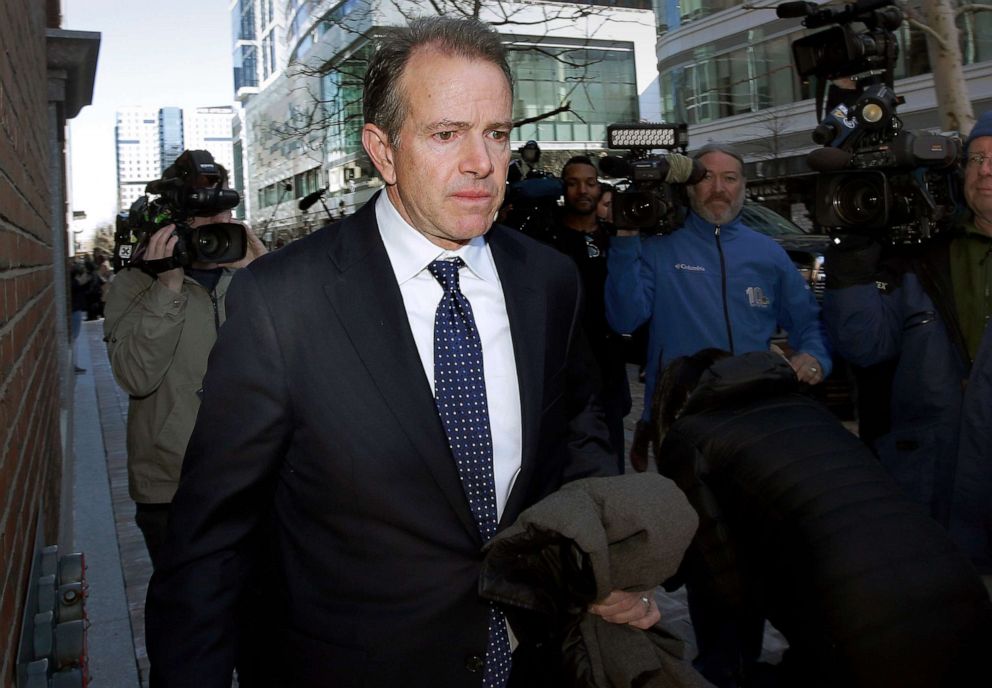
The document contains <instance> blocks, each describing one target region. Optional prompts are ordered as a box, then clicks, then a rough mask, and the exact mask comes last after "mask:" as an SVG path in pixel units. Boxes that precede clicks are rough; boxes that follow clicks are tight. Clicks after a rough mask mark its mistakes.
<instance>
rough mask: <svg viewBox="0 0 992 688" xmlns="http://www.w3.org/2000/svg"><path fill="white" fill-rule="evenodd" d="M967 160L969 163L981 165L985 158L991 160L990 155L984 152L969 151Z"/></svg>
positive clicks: (983, 163) (976, 165)
mask: <svg viewBox="0 0 992 688" xmlns="http://www.w3.org/2000/svg"><path fill="white" fill-rule="evenodd" d="M967 160H968V164H969V165H974V166H975V167H982V166H984V165H985V161H986V160H992V155H986V154H985V153H969V154H968V157H967Z"/></svg>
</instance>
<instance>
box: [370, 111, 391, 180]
mask: <svg viewBox="0 0 992 688" xmlns="http://www.w3.org/2000/svg"><path fill="white" fill-rule="evenodd" d="M362 146H364V147H365V152H366V153H368V154H369V158H371V160H372V164H373V165H375V168H376V169H377V170H379V174H380V175H381V176H382V179H383V181H384V182H386V184H389V185H392V184H395V183H396V166H395V164H394V162H393V147H392V146H391V145H389V137H388V136H386V132H384V131H383V130H382V129H380V128H379V127H377V126H376V125H374V124H369V123H367V124H366V125H365V126H364V127H362Z"/></svg>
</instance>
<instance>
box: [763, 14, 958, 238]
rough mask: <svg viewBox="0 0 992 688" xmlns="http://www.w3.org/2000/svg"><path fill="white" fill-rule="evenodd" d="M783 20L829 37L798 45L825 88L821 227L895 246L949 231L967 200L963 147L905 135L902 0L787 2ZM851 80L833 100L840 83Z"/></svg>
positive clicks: (815, 159)
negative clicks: (899, 62)
mask: <svg viewBox="0 0 992 688" xmlns="http://www.w3.org/2000/svg"><path fill="white" fill-rule="evenodd" d="M776 13H777V14H778V16H779V17H803V18H804V19H803V25H804V26H806V27H807V28H810V29H816V28H821V27H825V26H829V27H830V28H827V29H825V30H823V31H819V32H817V33H814V34H811V35H809V36H805V37H803V38H800V39H798V40H796V41H794V42H793V43H792V54H793V58H794V63H795V65H796V71H797V72H798V74H799V76H800V77H802V78H803V79H810V78H812V79H814V82H818V84H817V85H818V86H819V88H818V89H816V91H815V92H816V115H817V118H818V119H820V118H821V116H822V119H820V123H819V125H818V126H817V127H816V129H815V130H814V132H813V135H812V138H813V141H814V143H818V144H820V145H821V146H823V147H822V148H819V149H817V150H814V151H813V152H812V153H810V154H809V156H808V158H807V161H808V163H809V166H810V168H811V169H813V170H814V171H816V172H819V173H820V174H819V176H818V177H817V183H816V209H815V216H814V217H815V221H816V223H817V224H818V225H819V226H821V227H822V228H824V229H825V230H826V231H828V232H830V233H831V234H850V233H857V234H869V235H873V236H875V237H877V238H879V239H886V240H888V241H889V242H890V243H892V244H912V243H919V242H921V241H923V240H925V239H928V238H930V237H931V236H933V235H934V234H937V233H939V232H941V231H944V230H945V229H947V228H949V227H950V226H951V225H952V224H953V221H954V218H955V217H956V214H957V209H958V207H959V199H960V192H959V189H960V169H959V163H960V158H961V143H960V141H959V140H958V139H956V138H951V137H946V136H940V135H936V134H929V133H913V132H911V131H906V130H904V128H903V124H902V121H901V120H900V119H899V117H898V116H897V115H896V108H897V107H898V106H899V105H901V104H903V102H904V99H903V98H902V97H901V96H897V95H896V93H895V91H894V90H893V72H894V69H895V64H896V59H897V57H898V53H899V45H898V43H897V41H896V36H895V30H896V29H898V28H899V26H900V25H901V24H902V21H903V14H902V10H900V9H899V8H898V7H897V6H895V3H894V0H858V1H857V2H854V3H851V4H848V5H844V6H843V8H823V7H821V6H819V5H817V4H816V3H813V2H786V3H782V4H781V5H779V6H778V7H777V8H776ZM835 80H845V81H849V85H850V86H851V87H852V88H850V89H848V90H847V91H846V93H847V95H846V97H845V96H838V94H841V93H844V92H845V91H842V90H836V91H835V94H834V95H835V98H834V100H835V101H836V102H832V103H831V102H827V103H826V108H825V109H826V114H825V116H823V111H824V95H825V93H826V90H827V84H828V83H829V82H830V81H835Z"/></svg>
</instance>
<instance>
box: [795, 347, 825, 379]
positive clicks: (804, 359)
mask: <svg viewBox="0 0 992 688" xmlns="http://www.w3.org/2000/svg"><path fill="white" fill-rule="evenodd" d="M789 365H791V366H792V369H793V370H794V371H796V377H797V378H799V381H800V382H805V383H806V384H808V385H816V384H819V383H821V382H823V366H821V365H820V362H819V361H817V360H816V358H814V357H813V356H810V355H809V354H804V353H802V352H800V353H798V354H795V355H793V356H792V358H790V359H789Z"/></svg>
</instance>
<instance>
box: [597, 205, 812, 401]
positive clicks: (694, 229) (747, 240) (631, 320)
mask: <svg viewBox="0 0 992 688" xmlns="http://www.w3.org/2000/svg"><path fill="white" fill-rule="evenodd" d="M607 265H608V276H607V279H606V318H607V320H608V321H609V324H610V327H612V328H613V329H614V330H615V331H616V332H619V333H629V332H633V331H634V330H635V329H637V328H638V327H639V326H640V325H642V324H643V323H645V322H647V321H649V320H650V321H651V324H650V328H649V329H650V331H649V338H648V359H647V375H646V384H645V389H644V415H643V418H644V419H645V420H647V419H648V418H649V417H650V415H651V399H652V396H653V394H654V383H655V378H656V377H657V374H658V370H660V369H663V367H664V365H665V364H666V363H667V362H668V361H671V360H672V359H674V358H677V357H679V356H687V355H691V354H694V353H696V352H697V351H699V350H700V349H705V348H709V347H716V348H720V349H725V350H727V351H730V352H731V353H734V354H743V353H748V352H750V351H767V350H768V348H769V346H770V343H771V338H772V335H773V334H774V333H775V331H776V330H777V329H778V327H779V326H781V327H782V328H783V329H784V330H786V331H787V332H788V333H789V345H790V346H791V347H792V348H793V349H794V350H795V351H797V352H804V353H808V354H810V355H811V356H813V357H815V358H816V360H817V361H819V362H820V365H821V367H822V371H823V376H824V377H826V376H827V375H829V374H830V370H831V359H830V352H829V349H828V347H827V343H826V341H827V340H826V332H825V331H824V328H823V324H822V323H821V321H820V307H819V305H818V304H817V303H816V299H815V298H814V296H813V293H812V292H811V291H810V289H809V285H808V284H807V283H806V281H805V280H804V279H803V278H802V276H801V275H800V274H799V271H798V270H796V266H795V265H794V264H793V263H792V260H791V259H790V258H789V254H787V253H786V252H785V250H784V249H783V248H782V247H781V246H779V245H778V244H777V243H775V241H774V240H773V239H771V238H770V237H767V236H765V235H764V234H760V233H758V232H755V231H754V230H752V229H750V228H748V227H747V226H745V225H744V224H743V223H742V222H741V221H740V218H739V217H738V218H737V219H735V220H734V221H733V222H730V223H729V224H726V225H723V226H714V225H712V224H710V223H709V222H706V221H705V220H703V219H702V218H701V217H699V216H698V215H696V213H694V212H690V213H689V216H688V218H687V219H686V222H685V225H683V226H682V227H681V228H679V229H678V230H676V231H675V232H673V233H672V234H667V235H661V236H652V237H647V238H641V237H613V238H611V239H610V254H609V260H608V263H607Z"/></svg>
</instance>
